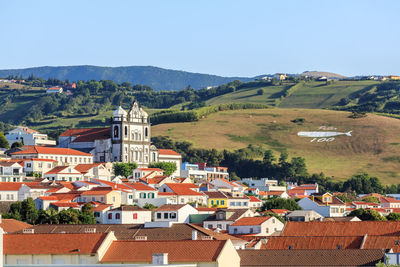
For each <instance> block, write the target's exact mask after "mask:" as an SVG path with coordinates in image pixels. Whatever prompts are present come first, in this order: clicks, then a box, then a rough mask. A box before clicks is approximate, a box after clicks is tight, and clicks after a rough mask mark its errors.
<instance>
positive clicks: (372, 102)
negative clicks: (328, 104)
mask: <svg viewBox="0 0 400 267" xmlns="http://www.w3.org/2000/svg"><path fill="white" fill-rule="evenodd" d="M368 89H369V90H360V91H358V92H356V93H353V94H351V95H350V96H349V97H346V98H342V99H341V100H340V101H339V102H338V104H337V105H338V106H343V107H342V108H339V109H342V110H349V111H353V112H357V113H360V114H362V113H363V112H364V113H365V112H384V113H391V114H400V101H399V100H398V99H399V97H400V82H396V81H388V82H384V83H380V84H377V85H376V86H372V87H371V88H368ZM350 103H351V105H349V104H350Z"/></svg>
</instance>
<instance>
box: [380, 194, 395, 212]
mask: <svg viewBox="0 0 400 267" xmlns="http://www.w3.org/2000/svg"><path fill="white" fill-rule="evenodd" d="M380 202H381V206H382V208H384V209H385V208H400V200H397V199H395V198H392V197H382V198H381V199H380Z"/></svg>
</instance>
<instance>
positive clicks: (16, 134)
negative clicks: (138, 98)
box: [6, 126, 56, 146]
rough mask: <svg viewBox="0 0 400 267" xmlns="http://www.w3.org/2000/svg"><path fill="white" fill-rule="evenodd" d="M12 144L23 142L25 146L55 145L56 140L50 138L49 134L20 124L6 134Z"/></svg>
mask: <svg viewBox="0 0 400 267" xmlns="http://www.w3.org/2000/svg"><path fill="white" fill-rule="evenodd" d="M6 138H7V141H8V143H9V144H10V146H11V145H12V144H13V143H15V142H20V143H23V144H24V145H25V146H37V145H47V146H55V145H56V141H54V140H49V139H48V136H47V134H41V133H39V132H38V131H35V130H32V129H30V128H28V127H26V126H18V127H17V128H15V129H14V130H12V131H9V132H8V133H7V134H6Z"/></svg>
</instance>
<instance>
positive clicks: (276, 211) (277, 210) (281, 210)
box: [268, 209, 290, 214]
mask: <svg viewBox="0 0 400 267" xmlns="http://www.w3.org/2000/svg"><path fill="white" fill-rule="evenodd" d="M268 211H269V212H273V213H277V214H279V213H288V212H290V210H285V209H270V210H268Z"/></svg>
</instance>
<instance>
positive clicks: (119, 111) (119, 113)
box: [113, 106, 128, 117]
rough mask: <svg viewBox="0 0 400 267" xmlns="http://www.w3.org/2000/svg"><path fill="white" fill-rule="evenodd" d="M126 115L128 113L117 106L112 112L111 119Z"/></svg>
mask: <svg viewBox="0 0 400 267" xmlns="http://www.w3.org/2000/svg"><path fill="white" fill-rule="evenodd" d="M127 114H128V113H127V112H126V111H125V110H124V109H123V108H122V107H121V106H119V107H118V108H117V109H116V110H114V112H113V117H120V116H126V115H127Z"/></svg>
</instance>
